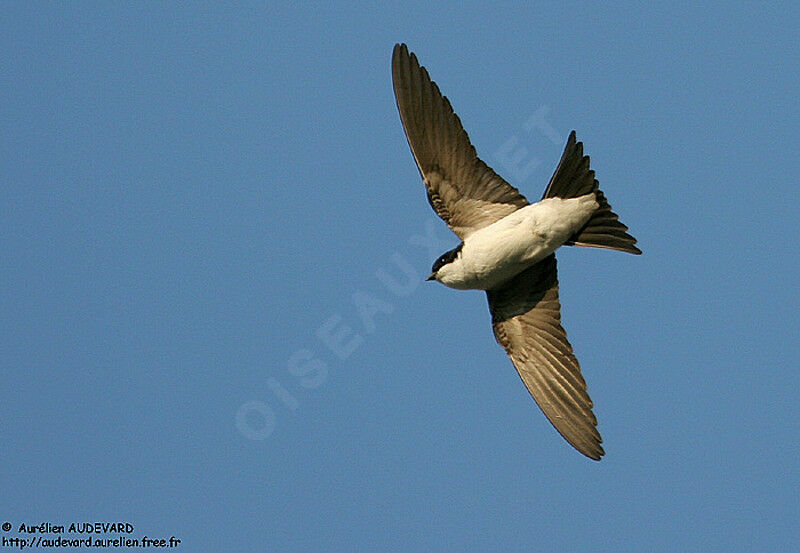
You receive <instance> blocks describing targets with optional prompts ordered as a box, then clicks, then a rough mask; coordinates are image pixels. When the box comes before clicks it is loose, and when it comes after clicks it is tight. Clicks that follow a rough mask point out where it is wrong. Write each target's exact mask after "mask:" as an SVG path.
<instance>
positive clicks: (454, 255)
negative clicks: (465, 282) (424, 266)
mask: <svg viewBox="0 0 800 553" xmlns="http://www.w3.org/2000/svg"><path fill="white" fill-rule="evenodd" d="M463 247H464V243H463V242H462V243H461V244H459V245H458V246H457V247H455V248H453V249H452V250H450V251H448V252H445V253H443V254H442V255H441V256H440V257H439V259H437V260H436V261H434V263H433V267H432V268H431V274H430V275H428V278H427V279H425V280H438V281H439V282H441V283H445V282H446V281H447V280H448V277H449V276H450V273H451V272H452V271H453V269H454V268H455V267H454V262H456V261H457V260H459V259H460V258H461V248H463Z"/></svg>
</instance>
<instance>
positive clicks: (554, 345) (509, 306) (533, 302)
mask: <svg viewBox="0 0 800 553" xmlns="http://www.w3.org/2000/svg"><path fill="white" fill-rule="evenodd" d="M486 294H487V296H488V298H489V310H490V311H491V313H492V328H493V329H494V335H495V338H496V339H497V342H498V343H499V344H500V345H501V346H503V347H504V348H505V350H506V352H507V353H508V356H509V357H510V358H511V361H512V362H513V363H514V366H515V367H516V369H517V372H519V375H520V377H522V381H523V382H524V383H525V386H526V387H527V388H528V391H529V392H530V393H531V395H532V396H533V399H535V400H536V403H538V404H539V407H540V408H541V409H542V411H543V412H544V414H545V415H547V418H548V419H550V422H551V423H553V426H555V427H556V430H558V431H559V432H560V433H561V435H562V436H564V438H566V440H567V441H568V442H569V443H570V444H572V446H573V447H575V449H577V450H578V451H580V452H581V453H583V454H584V455H586V456H587V457H590V458H592V459H595V460H599V459H600V457H601V456H602V455H603V453H604V452H603V448H602V446H601V445H600V444H601V443H602V441H603V440H602V438H600V434H599V433H598V432H597V419H596V418H595V416H594V413H592V406H593V404H592V400H591V399H590V398H589V394H587V393H586V382H585V381H584V379H583V376H582V375H581V369H580V365H578V360H577V359H576V358H575V355H574V354H573V352H572V346H571V345H570V343H569V342H568V341H567V334H566V332H564V328H563V327H562V326H561V304H560V302H559V301H558V278H557V275H556V257H555V255H554V254H551V255H550V256H548V257H546V258H545V259H543V260H542V261H540V262H539V263H537V264H536V265H533V266H532V267H529V268H528V269H526V270H525V271H523V272H521V273H520V274H518V275H517V276H516V277H514V278H513V279H511V280H510V281H509V282H508V283H507V284H506V285H504V286H503V287H502V288H500V289H497V290H489V291H487V292H486Z"/></svg>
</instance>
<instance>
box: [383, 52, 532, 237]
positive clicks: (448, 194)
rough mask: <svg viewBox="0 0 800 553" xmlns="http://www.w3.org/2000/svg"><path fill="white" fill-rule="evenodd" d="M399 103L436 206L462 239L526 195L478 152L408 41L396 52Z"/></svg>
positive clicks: (394, 64)
mask: <svg viewBox="0 0 800 553" xmlns="http://www.w3.org/2000/svg"><path fill="white" fill-rule="evenodd" d="M392 81H393V83H394V93H395V98H396V100H397V109H398V110H399V111H400V119H401V120H402V122H403V128H404V129H405V133H406V138H407V139H408V144H409V146H410V147H411V152H412V153H413V155H414V160H415V161H416V163H417V167H418V168H419V171H420V174H421V175H422V180H423V181H424V182H425V188H426V189H427V192H428V202H429V203H430V205H431V207H432V208H433V210H434V211H435V212H436V213H437V214H438V215H439V217H441V218H442V219H443V220H444V221H445V222H446V223H447V224H448V226H449V227H450V228H451V229H452V230H453V232H455V233H456V234H457V235H458V236H459V238H461V239H462V240H463V239H464V238H466V237H467V236H469V235H470V234H471V233H472V232H474V231H475V230H478V229H480V228H483V227H485V226H488V225H490V224H492V223H494V222H495V221H497V220H499V219H502V218H503V217H505V216H506V215H508V214H509V213H512V212H513V211H516V210H517V209H519V208H520V207H524V206H526V205H528V200H526V199H525V197H524V196H523V195H522V194H520V192H519V190H517V189H516V188H514V187H513V186H511V185H510V184H508V183H507V182H506V181H505V180H503V179H502V178H501V177H500V176H499V175H498V174H497V173H495V172H494V171H493V170H492V169H491V168H490V167H489V166H488V165H486V164H485V163H484V162H483V161H481V160H480V158H478V154H477V153H476V151H475V148H474V147H473V146H472V143H471V142H470V140H469V136H468V135H467V133H466V131H464V127H463V126H462V125H461V120H460V119H459V118H458V115H456V114H455V112H454V111H453V108H452V106H451V105H450V101H449V100H448V99H447V98H446V97H444V96H442V93H441V92H440V91H439V87H438V86H437V85H436V83H435V82H433V81H432V80H431V78H430V76H429V75H428V72H427V70H426V69H425V68H424V67H422V66H420V64H419V62H418V61H417V57H416V56H415V55H414V54H412V53H410V52H409V51H408V48H407V47H406V45H405V44H398V45H396V46H395V48H394V53H393V54H392Z"/></svg>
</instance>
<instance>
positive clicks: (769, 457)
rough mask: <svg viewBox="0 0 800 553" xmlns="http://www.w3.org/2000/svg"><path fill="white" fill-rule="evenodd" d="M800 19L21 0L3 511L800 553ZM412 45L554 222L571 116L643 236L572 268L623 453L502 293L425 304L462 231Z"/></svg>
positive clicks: (5, 89) (230, 536) (6, 292)
mask: <svg viewBox="0 0 800 553" xmlns="http://www.w3.org/2000/svg"><path fill="white" fill-rule="evenodd" d="M799 20H800V10H799V9H798V7H797V6H796V5H790V4H788V3H787V4H785V5H777V4H776V5H772V6H762V5H761V4H758V3H748V4H741V5H739V6H738V7H732V6H731V5H729V4H728V3H720V4H716V5H709V6H707V7H703V8H698V7H697V6H692V5H688V4H680V3H679V4H675V5H663V6H662V5H659V6H657V7H647V8H645V7H640V6H638V5H637V4H613V5H610V6H606V7H602V8H600V7H596V6H592V5H588V4H569V5H561V4H559V5H552V4H548V5H542V6H538V7H531V8H513V9H512V8H502V7H497V6H491V7H489V6H487V5H485V3H474V4H469V5H459V6H458V7H452V8H448V7H442V6H437V5H434V4H432V3H430V2H424V3H413V4H405V3H403V4H402V5H394V4H391V5H385V6H381V7H375V6H374V5H373V4H347V5H345V6H341V5H340V6H317V7H315V8H302V7H297V6H295V5H293V3H286V4H279V3H271V4H270V5H269V6H268V7H267V6H264V5H261V4H258V5H255V4H248V5H245V6H239V7H236V8H222V7H220V6H219V5H217V4H214V3H207V4H203V3H191V4H187V5H176V4H172V3H169V4H160V3H136V4H122V3H80V4H72V5H61V4H44V3H28V2H18V3H13V4H6V5H4V7H3V10H2V12H1V13H0V46H1V47H0V52H2V54H1V55H2V58H1V59H2V71H0V158H1V159H2V162H1V163H0V181H1V184H0V256H1V257H2V259H3V263H2V264H1V265H0V302H1V305H2V309H1V310H0V366H1V367H2V379H1V380H0V393H2V397H3V400H2V402H0V432H1V434H0V438H2V439H0V458H2V460H3V463H2V465H3V468H2V470H1V471H0V484H1V486H2V488H1V489H2V494H0V496H1V497H2V499H0V518H2V519H3V520H4V521H5V520H7V521H10V522H12V523H14V524H15V525H16V524H19V523H20V522H26V523H32V524H35V523H38V522H42V521H50V522H61V523H65V522H69V521H81V522H83V521H98V520H99V521H107V520H123V521H128V522H131V523H132V524H134V526H135V530H134V532H133V534H132V536H133V537H139V536H141V535H144V534H147V535H150V536H162V537H169V536H170V535H174V536H177V537H179V538H181V539H182V540H183V541H182V546H181V547H182V548H183V550H184V551H479V550H484V551H487V550H494V551H556V550H568V551H576V552H580V551H587V552H588V551H603V550H607V551H623V552H624V551H643V550H651V551H659V550H660V551H666V550H671V551H777V550H786V549H787V548H789V547H790V546H793V545H796V543H797V539H798V537H799V536H798V533H797V529H796V524H797V514H798V510H799V509H798V500H797V496H798V483H799V482H798V480H799V478H798V472H799V471H798V461H797V459H798V454H800V446H798V441H800V429H799V428H798V423H797V420H798V410H797V399H796V392H797V390H798V384H800V376H798V375H799V374H800V373H798V370H797V369H798V359H799V358H800V348H798V339H797V336H798V307H800V306H799V305H798V303H799V302H798V294H797V274H798V271H800V256H799V255H798V254H799V253H800V252H798V246H797V243H798V241H797V233H798V231H797V220H798V215H800V213H798V200H800V197H799V194H798V184H800V183H798V177H797V170H796V165H797V160H798V155H799V154H800V148H798V145H799V144H800V141H798V138H797V129H798V127H799V126H800V108H798V102H797V98H798V97H799V96H800V90H798V82H800V75H799V74H798V63H797V60H798V47H797V35H798V21H799ZM396 42H406V43H408V45H409V47H410V49H411V50H412V51H414V52H416V53H417V55H418V56H419V58H420V60H421V62H422V63H423V64H424V65H425V66H427V68H428V69H429V71H430V73H431V75H432V77H433V78H434V80H436V81H437V82H438V84H439V85H440V87H441V88H442V90H443V92H444V93H445V94H446V95H447V96H448V97H449V98H450V100H451V102H452V103H453V106H454V108H455V110H456V112H457V113H458V114H459V115H460V117H461V119H462V121H463V123H464V126H465V128H466V129H467V131H468V132H469V133H470V137H471V139H472V141H473V143H474V144H475V146H476V148H477V150H478V152H479V154H480V155H481V157H482V158H483V159H484V160H485V161H486V162H487V163H489V164H490V165H491V166H493V167H494V168H495V170H497V172H499V173H500V174H501V175H503V176H505V177H506V178H507V179H508V180H510V181H511V182H512V183H513V184H514V185H516V186H517V187H518V188H520V189H521V191H522V192H523V193H524V194H526V195H527V196H528V197H529V198H538V197H539V195H540V194H541V192H542V190H543V189H544V187H545V184H546V182H547V180H548V179H549V177H550V175H551V173H552V170H553V168H554V167H555V164H556V163H557V161H558V158H559V156H560V154H561V149H562V147H563V143H564V142H565V141H566V138H567V135H568V134H569V131H570V130H572V129H576V130H577V133H578V138H579V139H580V140H583V141H584V143H585V148H586V152H587V153H588V154H590V155H591V157H592V166H593V168H594V169H595V170H596V172H597V177H598V179H599V181H600V184H601V187H602V188H603V190H604V191H605V193H606V196H607V197H608V198H609V200H610V202H611V204H612V205H613V206H614V208H615V211H616V212H617V213H619V214H620V216H621V219H622V221H623V222H625V223H626V224H627V225H628V226H629V227H630V228H631V232H632V234H633V235H634V236H636V237H637V238H638V239H639V245H640V246H641V248H642V249H643V250H644V255H642V256H640V257H634V256H627V255H624V254H619V253H615V252H606V251H595V250H586V249H567V248H565V249H564V250H562V251H561V252H560V253H559V275H560V280H561V300H562V304H563V312H562V316H563V322H564V326H565V328H566V329H567V332H568V333H569V337H570V340H571V342H572V344H573V346H574V347H575V350H576V354H577V356H578V358H579V359H580V361H581V364H582V367H583V372H584V375H585V377H586V379H587V381H588V384H589V392H590V393H591V395H592V398H593V400H594V402H595V405H596V408H595V412H596V414H597V416H598V419H599V421H600V426H599V429H600V432H601V433H602V435H603V437H604V445H605V448H606V451H607V455H606V457H605V458H604V460H603V461H602V462H601V463H594V462H592V461H589V460H587V459H585V458H584V457H582V456H581V455H580V454H578V453H576V452H575V451H574V450H573V449H572V448H571V447H569V446H568V445H567V444H566V443H565V442H564V441H563V440H562V439H561V438H560V437H559V436H558V435H557V433H556V432H555V431H554V430H553V429H552V427H551V426H550V424H549V423H548V422H547V421H546V419H545V418H544V416H543V415H542V414H541V413H540V412H539V409H538V408H537V407H536V405H535V404H534V403H533V401H532V400H531V398H530V397H529V396H528V393H527V392H526V390H525V389H524V386H523V385H522V384H521V382H520V381H519V378H518V376H517V375H516V373H515V371H514V368H513V367H512V365H511V363H510V362H509V361H508V359H507V358H506V356H505V354H504V352H503V351H502V350H501V349H500V348H499V347H498V346H497V345H496V344H495V342H494V338H493V336H492V333H491V329H490V325H489V315H488V310H487V308H486V300H485V297H484V295H483V294H482V293H480V292H458V291H454V290H449V289H446V288H445V287H443V286H441V285H438V284H434V283H425V282H423V281H422V279H423V278H424V276H426V275H427V273H428V271H429V268H430V265H431V263H432V262H433V261H434V259H435V258H436V256H438V254H440V253H442V252H443V251H445V250H447V249H449V248H451V247H453V246H455V245H456V244H457V243H458V240H457V239H456V237H455V236H454V235H452V234H450V233H449V231H448V230H447V228H446V227H445V225H444V224H443V223H442V222H441V221H439V220H438V219H437V218H436V216H435V215H434V213H433V212H432V211H431V210H430V208H429V206H428V205H427V202H426V201H425V195H424V191H423V185H422V183H421V181H420V179H419V175H418V173H417V169H416V167H415V166H414V163H413V160H412V157H411V154H410V151H409V149H408V146H407V144H406V141H405V137H404V135H403V131H402V127H401V125H400V121H399V117H398V114H397V111H396V108H395V104H394V98H393V94H392V87H391V75H390V66H389V62H390V56H391V50H392V47H393V45H394V44H395V43H396ZM534 116H536V117H538V119H537V120H540V121H544V122H546V126H545V125H538V126H537V125H532V124H531V123H530V122H531V121H532V120H533V119H535V118H536V117H534ZM532 118H533V119H532ZM548 129H549V130H548ZM3 535H5V536H12V535H16V534H15V533H14V532H10V533H5V534H3Z"/></svg>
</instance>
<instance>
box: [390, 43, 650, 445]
mask: <svg viewBox="0 0 800 553" xmlns="http://www.w3.org/2000/svg"><path fill="white" fill-rule="evenodd" d="M392 81H393V83H394V94H395V98H396V99H397V108H398V110H399V111H400V119H401V120H402V122H403V128H404V129H405V133H406V138H407V139H408V144H409V146H410V147H411V153H412V154H413V155H414V160H415V161H416V163H417V167H418V168H419V172H420V174H421V176H422V180H423V181H424V183H425V188H426V189H427V193H428V202H429V203H430V205H431V207H432V208H433V210H434V211H435V212H436V213H437V215H439V217H441V218H442V219H443V220H444V222H445V223H447V225H448V226H449V227H450V229H451V230H452V231H453V232H454V233H455V234H456V235H457V236H458V237H459V238H460V239H461V243H460V244H459V245H458V247H456V248H454V249H452V250H450V251H449V252H446V253H445V254H443V255H442V256H441V257H440V258H439V259H437V260H436V262H435V263H434V264H433V268H432V271H431V274H430V276H429V277H428V280H437V281H439V282H441V283H442V284H444V285H445V286H448V287H450V288H456V289H459V290H473V289H477V290H485V291H486V295H487V297H488V300H489V311H490V312H491V316H492V328H493V330H494V336H495V338H496V339H497V342H498V343H499V344H500V345H501V346H502V347H503V348H504V349H505V350H506V353H507V354H508V356H509V357H510V358H511V362H512V363H513V364H514V367H516V369H517V372H518V373H519V375H520V377H521V378H522V381H523V382H524V383H525V386H526V387H527V388H528V391H529V392H530V394H531V395H532V396H533V398H534V400H536V403H537V404H538V405H539V407H540V408H541V409H542V411H543V412H544V414H545V415H546V416H547V418H548V419H549V420H550V422H551V423H552V424H553V426H555V428H556V430H558V432H559V433H560V434H561V435H562V436H563V437H564V438H565V439H566V440H567V442H569V443H570V444H571V445H572V446H573V447H574V448H575V449H577V450H578V451H580V452H581V453H583V454H584V455H586V456H587V457H590V458H591V459H595V460H599V459H600V457H601V456H602V455H603V454H604V451H603V447H602V446H601V443H602V441H603V440H602V438H601V437H600V434H599V433H598V431H597V418H596V417H595V416H594V413H593V412H592V407H593V403H592V400H591V399H590V398H589V394H588V393H587V392H586V382H585V381H584V379H583V376H582V375H581V370H580V365H579V364H578V360H577V359H576V358H575V354H574V353H573V351H572V346H571V345H570V343H569V342H568V341H567V335H566V333H565V331H564V329H563V327H562V326H561V313H560V309H561V304H560V302H559V300H558V278H557V275H556V256H555V251H556V250H557V249H558V248H559V247H560V246H563V245H569V246H584V247H591V248H605V249H610V250H618V251H622V252H627V253H632V254H640V253H642V252H641V250H639V248H637V247H636V246H635V244H636V239H635V238H634V237H633V236H631V235H630V234H628V233H627V230H628V227H626V226H625V225H623V224H622V223H621V222H620V221H619V217H618V216H617V214H616V213H614V212H613V211H612V210H611V206H610V205H609V204H608V201H606V198H605V196H604V195H603V192H602V191H601V190H600V188H599V185H598V182H597V180H596V179H595V175H594V171H592V170H591V169H589V156H585V155H583V144H582V143H581V142H577V141H576V139H575V131H572V132H571V133H570V135H569V138H568V139H567V145H566V147H565V148H564V153H563V154H562V156H561V161H559V163H558V167H556V170H555V173H553V176H552V178H551V179H550V183H549V184H548V185H547V188H546V189H545V191H544V195H543V196H542V199H541V200H539V201H538V202H536V203H533V204H532V203H530V202H529V201H528V200H527V199H526V198H525V197H524V196H523V195H522V194H521V193H520V192H519V190H517V189H516V188H514V187H513V186H511V185H510V184H508V183H507V182H506V181H505V180H503V178H502V177H500V176H499V175H498V174H497V173H495V172H494V171H493V170H492V169H491V168H490V167H489V166H488V165H486V163H484V162H483V161H481V160H480V159H479V158H478V155H477V153H476V152H475V148H474V147H473V146H472V144H471V143H470V140H469V136H467V133H466V131H464V128H463V127H462V126H461V120H460V119H459V118H458V116H457V115H456V114H455V112H454V111H453V108H452V107H451V105H450V101H449V100H448V99H447V98H446V97H444V96H442V93H441V92H440V91H439V87H438V86H437V85H436V83H435V82H433V81H432V80H431V78H430V76H429V75H428V71H427V70H426V69H425V68H424V67H422V66H421V65H420V64H419V62H418V61H417V57H416V56H415V55H414V54H412V53H409V51H408V47H407V46H406V45H405V44H397V45H395V47H394V52H393V54H392Z"/></svg>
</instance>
